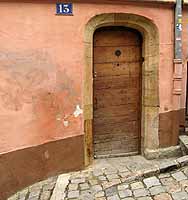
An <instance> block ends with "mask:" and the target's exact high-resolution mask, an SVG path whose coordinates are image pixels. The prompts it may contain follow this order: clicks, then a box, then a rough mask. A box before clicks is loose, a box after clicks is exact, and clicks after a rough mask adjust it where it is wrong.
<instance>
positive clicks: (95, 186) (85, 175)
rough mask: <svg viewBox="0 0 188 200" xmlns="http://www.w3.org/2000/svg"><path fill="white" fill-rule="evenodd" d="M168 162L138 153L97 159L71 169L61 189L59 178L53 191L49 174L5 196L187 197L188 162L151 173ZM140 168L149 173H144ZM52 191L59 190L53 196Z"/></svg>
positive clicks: (34, 199) (91, 199)
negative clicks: (179, 166) (91, 163)
mask: <svg viewBox="0 0 188 200" xmlns="http://www.w3.org/2000/svg"><path fill="white" fill-rule="evenodd" d="M170 162H172V160H158V161H156V160H155V161H148V160H146V159H144V158H143V157H141V156H134V157H127V158H111V159H98V160H95V162H94V163H93V165H92V166H91V167H89V168H88V169H86V170H83V171H80V172H74V173H70V174H69V175H68V176H67V177H68V178H67V182H66V181H65V182H64V183H65V185H64V189H63V186H62V185H61V184H60V185H59V183H60V182H61V181H62V180H60V179H61V178H58V180H57V183H56V187H57V186H58V185H59V186H58V187H57V188H56V187H55V188H56V189H55V190H54V191H53V189H54V185H55V182H56V179H57V178H51V179H48V183H47V182H45V181H43V182H41V183H38V184H39V185H41V186H40V188H39V187H38V186H37V185H38V184H35V187H34V186H31V187H29V188H27V189H25V190H26V192H25V190H23V191H22V192H19V193H17V194H16V195H14V196H13V197H11V198H9V199H8V200H18V199H19V200H26V199H27V200H50V199H51V200H63V199H64V200H188V166H185V167H182V168H180V169H178V170H174V171H170V172H168V173H162V174H157V173H154V174H152V173H153V171H155V170H153V169H155V168H156V169H157V166H159V165H161V164H165V165H166V164H167V163H170ZM143 171H145V172H150V171H152V173H147V175H148V174H150V175H149V176H147V177H143V176H141V174H142V172H143ZM59 177H60V176H59ZM46 181H47V180H46ZM63 181H64V180H63ZM37 187H38V190H37V189H36V188H37ZM32 188H35V189H36V190H34V189H33V190H32ZM32 191H35V192H32ZM52 192H53V195H54V194H55V193H58V192H59V194H58V195H56V197H55V198H54V196H53V195H52V197H51V194H52ZM25 193H27V195H25Z"/></svg>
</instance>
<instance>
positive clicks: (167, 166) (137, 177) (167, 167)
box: [109, 155, 188, 188]
mask: <svg viewBox="0 0 188 200" xmlns="http://www.w3.org/2000/svg"><path fill="white" fill-rule="evenodd" d="M184 166H188V155H186V156H182V157H180V158H177V159H175V160H173V161H168V162H164V163H162V164H160V165H159V166H155V167H154V168H152V169H147V170H144V171H138V172H137V173H135V174H134V175H133V176H130V177H128V178H127V179H126V180H125V181H123V182H122V183H127V184H129V183H131V182H133V181H141V180H143V179H144V178H148V177H151V176H156V175H159V174H161V173H166V172H169V171H172V170H175V169H179V168H181V167H184ZM122 183H118V184H114V185H112V186H110V187H109V188H111V187H114V186H118V185H120V184H122Z"/></svg>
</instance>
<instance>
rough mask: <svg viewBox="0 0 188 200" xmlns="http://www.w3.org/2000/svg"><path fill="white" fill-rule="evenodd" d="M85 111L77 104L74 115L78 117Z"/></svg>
mask: <svg viewBox="0 0 188 200" xmlns="http://www.w3.org/2000/svg"><path fill="white" fill-rule="evenodd" d="M82 113H83V110H82V109H81V108H80V106H79V105H77V106H76V110H75V111H74V113H73V114H74V117H78V116H79V115H80V114H82Z"/></svg>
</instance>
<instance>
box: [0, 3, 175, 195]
mask: <svg viewBox="0 0 188 200" xmlns="http://www.w3.org/2000/svg"><path fill="white" fill-rule="evenodd" d="M73 6H74V9H73V10H74V16H57V15H55V3H16V2H12V3H3V2H1V3H0V16H1V20H0V152H1V153H5V152H11V151H15V150H18V149H24V148H29V147H32V146H38V145H41V144H44V143H48V142H50V141H56V140H61V141H63V139H66V138H72V137H76V136H82V137H83V132H84V131H83V123H82V105H83V101H82V95H83V69H84V41H83V38H84V30H85V25H86V23H87V22H88V21H89V19H91V18H92V17H94V16H95V15H97V14H101V13H114V12H116V13H118V12H119V13H133V14H137V15H142V16H145V17H147V18H149V19H151V20H152V21H153V23H154V24H156V25H157V27H158V29H159V37H160V38H159V39H160V65H159V93H160V113H167V112H170V111H172V76H173V51H174V42H173V41H174V38H173V32H174V31H173V30H174V24H173V21H174V12H173V8H172V7H171V6H170V5H169V6H164V5H163V6H162V5H158V4H157V5H155V6H154V5H151V4H150V5H147V4H136V3H135V4H127V5H124V6H122V5H112V4H109V5H107V4H105V5H102V4H92V5H91V4H79V3H74V5H73ZM164 19H165V20H164ZM77 114H78V115H77ZM66 141H67V140H66ZM71 144H74V145H76V143H75V142H74V143H72V142H70V143H69V148H70V147H71ZM81 144H82V145H81ZM77 145H78V146H77V148H80V149H81V150H80V151H81V152H83V149H82V148H83V139H80V140H79V143H78V144H77ZM80 145H81V146H80ZM53 148H55V147H53ZM77 148H73V150H72V151H71V153H70V152H69V153H68V154H66V153H65V154H63V155H65V156H67V155H70V156H71V154H72V155H73V154H74V152H76V151H77V150H76V149H77ZM61 151H63V150H62V149H61ZM39 153H40V152H39ZM59 153H61V152H59ZM28 156H29V154H28ZM56 158H57V159H58V158H59V155H57V157H56ZM78 160H80V162H79V166H80V167H81V166H82V165H83V155H80V157H79V158H78ZM31 162H32V161H31ZM37 162H40V159H39V160H37ZM69 164H70V165H71V162H70V163H69ZM28 165H29V164H28ZM59 165H61V163H59ZM62 165H63V164H62ZM17 167H19V168H21V167H23V165H22V164H20V165H19V162H18V164H17ZM76 167H77V168H79V167H78V166H75V168H76ZM72 169H73V168H72ZM63 170H64V169H63V167H62V168H58V170H56V167H55V166H54V165H49V166H48V169H47V170H46V172H47V171H50V172H51V173H50V175H53V174H56V173H59V172H63ZM66 171H67V166H66ZM39 177H40V175H39V176H37V177H33V179H32V181H34V180H35V178H36V180H38V179H39ZM42 177H45V176H44V175H43V176H42ZM5 181H6V180H5ZM12 181H16V179H15V180H12ZM24 181H25V180H22V181H20V182H22V184H20V186H19V187H22V186H23V185H24ZM25 183H26V184H29V182H28V181H26V182H25ZM2 185H4V183H2ZM7 187H8V186H7ZM2 188H3V187H2ZM7 190H8V189H7ZM11 192H12V190H11ZM6 194H7V193H6Z"/></svg>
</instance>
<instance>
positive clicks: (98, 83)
mask: <svg viewBox="0 0 188 200" xmlns="http://www.w3.org/2000/svg"><path fill="white" fill-rule="evenodd" d="M93 45H94V47H93V53H94V54H93V145H94V157H109V156H110V157H113V156H122V155H135V154H139V152H140V144H141V141H140V138H141V137H140V136H141V134H140V128H141V101H142V100H141V96H142V95H141V91H142V76H141V74H142V70H141V66H142V36H141V34H140V33H139V32H138V31H136V30H135V29H131V28H126V27H122V26H108V27H102V28H99V29H97V30H96V31H95V33H94V41H93Z"/></svg>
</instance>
